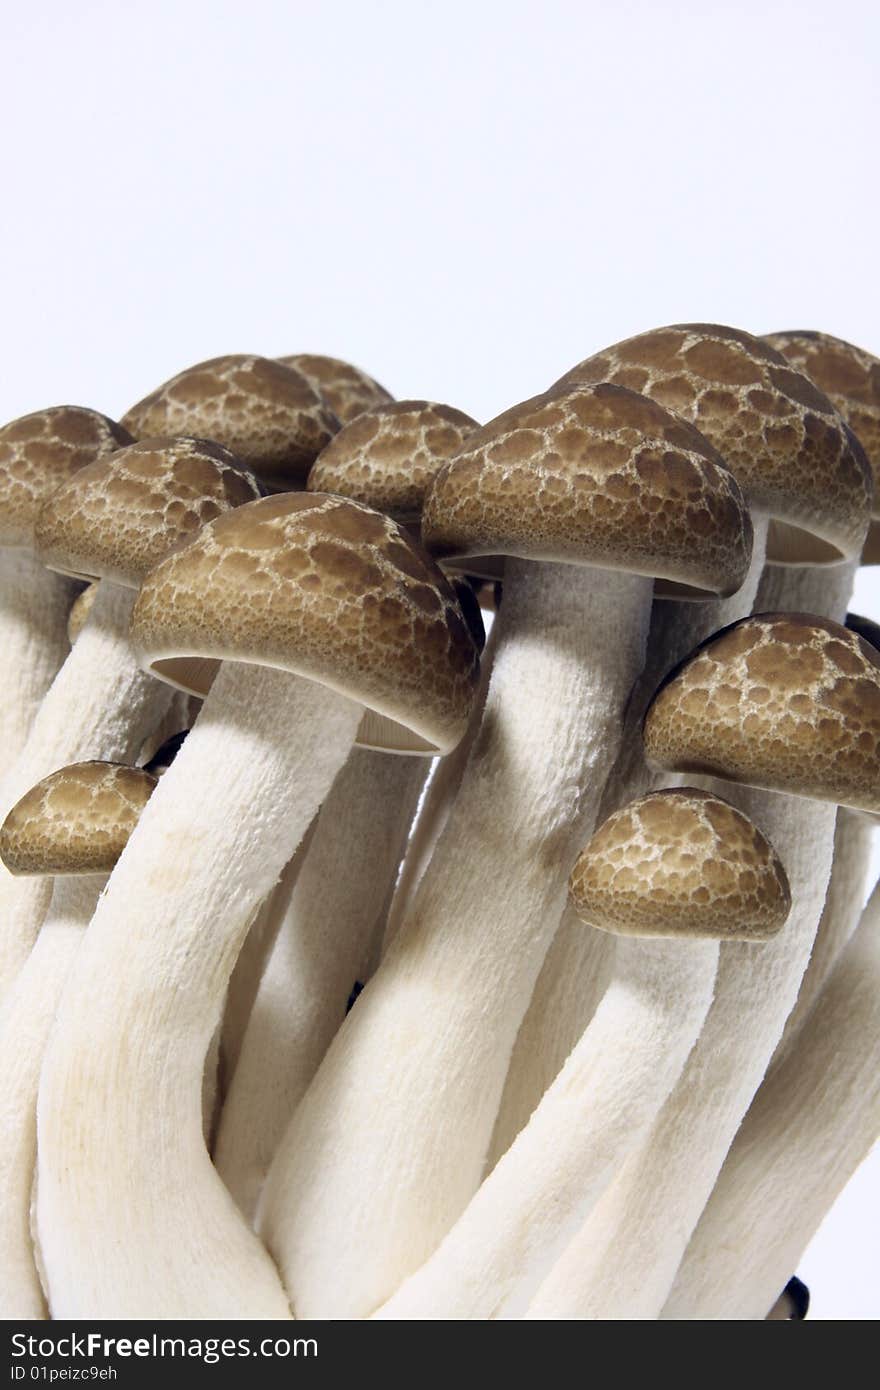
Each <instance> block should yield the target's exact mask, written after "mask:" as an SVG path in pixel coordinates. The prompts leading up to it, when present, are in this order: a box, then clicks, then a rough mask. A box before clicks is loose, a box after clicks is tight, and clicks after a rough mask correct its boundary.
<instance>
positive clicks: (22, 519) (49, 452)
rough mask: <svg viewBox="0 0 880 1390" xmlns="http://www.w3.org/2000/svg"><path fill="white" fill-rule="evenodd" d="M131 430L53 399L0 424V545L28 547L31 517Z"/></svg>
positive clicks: (126, 438) (124, 440) (128, 439)
mask: <svg viewBox="0 0 880 1390" xmlns="http://www.w3.org/2000/svg"><path fill="white" fill-rule="evenodd" d="M130 443H131V435H130V434H129V433H128V431H127V430H125V429H123V428H122V426H121V425H117V424H116V422H115V421H114V420H110V419H108V418H107V416H106V415H99V413H98V411H97V410H86V409H85V408H84V407H82V406H78V405H53V406H50V407H49V408H48V410H37V411H35V412H34V414H33V415H23V416H22V417H21V419H19V420H12V421H10V423H9V424H8V425H4V426H3V428H2V429H0V545H9V546H27V547H32V546H33V543H34V523H35V521H36V519H37V513H38V512H39V510H40V508H41V507H42V505H43V503H44V502H45V500H46V498H47V497H49V496H50V495H51V493H52V492H54V490H55V488H57V487H59V486H60V484H61V483H65V482H67V480H68V478H71V477H72V476H73V474H74V473H77V472H78V471H79V470H80V469H81V468H85V467H86V465H87V464H90V463H94V462H95V460H96V459H100V458H104V457H105V456H106V455H107V454H111V453H112V452H113V451H114V449H118V448H120V447H121V445H123V444H130Z"/></svg>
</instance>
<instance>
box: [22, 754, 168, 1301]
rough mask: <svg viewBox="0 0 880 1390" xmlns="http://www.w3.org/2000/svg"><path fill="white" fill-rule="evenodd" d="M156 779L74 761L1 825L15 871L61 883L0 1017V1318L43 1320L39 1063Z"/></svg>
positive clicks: (40, 784)
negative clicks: (37, 1226)
mask: <svg viewBox="0 0 880 1390" xmlns="http://www.w3.org/2000/svg"><path fill="white" fill-rule="evenodd" d="M155 785H156V779H155V778H154V777H151V776H150V775H149V774H148V773H146V772H144V771H142V770H141V769H140V768H132V767H121V766H118V765H116V764H113V763H101V762H88V763H75V764H74V765H73V766H72V767H65V768H62V769H61V771H60V772H53V773H52V774H51V775H50V776H49V777H45V778H43V780H42V781H41V782H38V783H37V785H36V786H35V787H33V788H32V789H31V790H30V791H29V792H27V794H26V795H25V796H24V797H23V798H22V799H21V801H19V802H18V804H17V805H16V806H14V807H13V809H12V810H11V811H10V813H9V815H8V816H7V817H6V820H5V821H4V822H3V826H2V828H0V858H2V859H3V862H4V864H5V865H6V867H7V868H8V869H9V871H10V872H11V873H13V874H23V875H27V876H31V875H39V876H41V877H44V876H45V877H49V876H54V880H55V886H54V893H53V896H52V906H51V909H50V911H49V915H48V917H47V919H46V921H45V923H44V924H43V927H42V930H41V931H40V934H39V936H38V937H37V941H36V944H35V945H34V948H33V950H32V951H31V953H30V956H29V957H28V959H27V962H26V964H25V965H24V967H23V969H22V970H21V971H20V972H19V975H18V977H17V979H16V981H15V984H14V985H13V987H12V989H11V990H10V993H9V996H8V998H7V1000H6V1003H5V1007H4V1009H3V1013H2V1015H0V1069H2V1074H3V1117H2V1123H0V1188H2V1191H3V1201H2V1203H0V1251H2V1254H0V1317H3V1318H16V1319H18V1318H44V1317H46V1307H45V1302H44V1299H43V1291H42V1289H41V1287H40V1280H39V1277H38V1274H37V1269H36V1266H35V1264H34V1251H33V1244H32V1240H31V1232H30V1200H31V1185H32V1182H33V1176H34V1164H35V1161H36V1137H37V1136H36V1128H37V1125H36V1110H37V1090H38V1086H39V1079H40V1067H41V1065H42V1061H43V1054H44V1052H45V1049H46V1042H47V1039H48V1036H49V1031H50V1029H51V1026H52V1022H53V1020H54V1018H55V1013H56V1010H57V1008H58V1001H59V999H60V997H61V991H62V989H63V988H64V983H65V980H66V979H67V975H68V972H69V970H70V967H71V965H72V963H73V959H74V956H75V954H76V952H77V950H78V949H79V945H80V941H81V939H82V935H83V932H84V930H85V927H86V926H87V925H88V923H89V921H90V919H91V917H92V913H93V912H94V910H95V905H96V903H97V900H98V894H99V893H100V892H101V890H102V888H103V887H104V884H105V883H106V881H107V875H108V874H109V872H110V870H111V869H112V868H113V865H114V863H115V862H116V860H117V859H118V857H119V855H120V854H121V853H122V849H123V846H124V845H125V842H126V840H127V839H128V836H129V835H130V834H131V832H132V830H133V829H134V827H135V825H136V823H137V819H138V816H139V815H140V813H141V811H142V809H143V807H144V805H145V804H146V801H147V799H148V797H149V796H150V794H151V792H152V790H153V788H154V787H155Z"/></svg>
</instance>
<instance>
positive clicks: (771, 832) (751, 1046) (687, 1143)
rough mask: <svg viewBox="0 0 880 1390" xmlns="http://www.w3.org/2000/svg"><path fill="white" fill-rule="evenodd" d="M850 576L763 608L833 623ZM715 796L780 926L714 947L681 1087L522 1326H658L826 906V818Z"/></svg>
mask: <svg viewBox="0 0 880 1390" xmlns="http://www.w3.org/2000/svg"><path fill="white" fill-rule="evenodd" d="M852 574H853V569H852V566H850V565H838V566H836V567H834V569H832V570H830V571H826V572H824V573H823V575H822V578H821V581H819V582H817V580H816V577H815V575H813V574H810V573H809V572H807V571H801V570H796V571H794V570H788V571H782V572H781V574H780V575H774V574H773V573H772V571H768V575H769V576H770V578H769V579H768V578H767V576H765V580H764V581H762V585H761V589H762V590H764V593H765V596H766V594H768V593H770V594H772V597H773V599H774V600H775V602H772V603H771V604H769V605H767V606H768V607H770V608H775V609H791V610H796V609H798V610H799V609H803V610H804V611H808V612H809V611H813V612H819V613H821V612H822V611H823V610H824V611H825V612H826V613H828V615H829V616H831V617H835V618H838V620H839V619H840V618H842V616H843V613H844V612H845V611H846V603H847V598H848V596H849V591H850V588H851V585H852ZM786 599H788V600H789V601H788V602H786V601H785V600H786ZM805 599H806V600H808V602H807V603H806V604H805V602H804V600H805ZM810 600H812V601H813V602H812V603H810V602H809V601H810ZM820 600H821V606H819V607H817V606H816V604H817V602H818V601H820ZM758 603H759V604H760V603H762V598H761V595H760V592H759V598H758ZM688 780H689V781H691V780H693V779H692V778H690V777H689V778H688ZM711 786H712V790H716V789H717V790H719V791H720V792H721V794H722V795H723V796H725V797H727V798H728V799H729V800H731V801H735V802H736V803H737V804H738V805H740V806H741V807H742V808H743V809H744V810H745V811H746V813H747V814H748V815H749V816H751V818H752V820H754V821H755V823H756V824H757V825H758V826H759V828H760V829H761V830H762V831H763V832H764V834H765V835H766V837H767V839H768V840H769V841H770V843H771V844H772V845H773V846H774V848H775V850H776V852H777V854H778V856H779V858H780V859H781V861H782V863H783V865H784V866H785V869H786V872H787V874H788V877H789V881H790V884H791V889H792V909H791V914H790V916H789V920H788V922H787V923H786V926H785V928H784V929H783V931H782V932H781V933H780V935H779V936H778V937H777V938H776V939H775V940H773V941H770V942H767V943H765V944H763V945H760V946H751V945H744V944H740V943H734V942H731V943H729V944H725V945H724V946H722V948H721V954H720V962H719V967H718V976H717V980H716V986H715V1000H714V1003H713V1005H712V1007H711V1009H710V1010H709V1013H708V1016H707V1018H706V1023H705V1025H704V1028H703V1031H702V1033H701V1034H700V1038H699V1040H698V1042H697V1044H696V1046H695V1047H694V1049H693V1051H692V1053H691V1055H690V1057H689V1059H688V1061H687V1064H686V1065H685V1068H684V1071H683V1072H682V1075H681V1077H680V1079H679V1081H678V1083H677V1085H676V1086H675V1087H674V1089H673V1091H672V1094H671V1095H670V1096H669V1098H668V1100H667V1101H666V1104H665V1105H664V1107H663V1109H662V1110H661V1112H660V1115H659V1117H658V1120H657V1123H656V1125H655V1126H654V1128H653V1130H652V1131H651V1133H650V1134H649V1136H648V1138H647V1139H646V1140H645V1141H644V1143H643V1144H642V1145H640V1147H639V1148H638V1149H637V1150H636V1151H635V1152H634V1153H633V1154H632V1155H631V1156H630V1158H629V1159H628V1160H627V1162H626V1164H625V1165H624V1167H623V1169H622V1170H621V1172H620V1175H619V1176H618V1178H617V1179H616V1181H615V1182H614V1183H613V1184H612V1186H611V1187H610V1188H609V1189H608V1190H607V1192H606V1193H605V1195H604V1197H603V1198H602V1200H601V1201H600V1202H599V1203H598V1204H597V1206H596V1207H595V1208H594V1210H593V1213H592V1215H591V1216H590V1217H589V1218H588V1220H587V1221H586V1222H585V1223H584V1226H583V1227H582V1228H581V1231H580V1232H579V1234H578V1235H577V1236H576V1237H575V1239H574V1240H573V1241H572V1242H571V1244H570V1245H569V1247H568V1249H567V1250H566V1251H565V1253H564V1254H563V1256H562V1257H561V1259H560V1260H559V1261H558V1263H557V1265H556V1267H555V1269H554V1270H553V1271H552V1272H551V1274H550V1275H548V1277H547V1279H546V1280H545V1281H544V1284H543V1286H542V1288H541V1289H540V1290H539V1291H538V1294H537V1296H536V1298H535V1300H534V1302H533V1304H532V1307H531V1309H530V1311H529V1313H528V1316H529V1317H530V1318H538V1319H547V1318H558V1319H568V1318H590V1319H598V1320H603V1319H618V1318H625V1319H631V1318H636V1319H639V1318H641V1319H645V1318H657V1317H659V1315H660V1310H661V1308H662V1306H663V1303H664V1302H665V1300H666V1298H667V1296H668V1294H669V1291H670V1289H671V1287H672V1283H673V1280H674V1278H675V1273H676V1270H677V1268H678V1265H679V1263H680V1261H681V1259H682V1256H683V1255H684V1251H685V1248H686V1246H687V1242H688V1240H689V1239H690V1236H691V1233H692V1232H693V1230H694V1227H695V1226H696V1224H697V1221H698V1220H699V1217H700V1213H701V1211H702V1209H703V1207H704V1206H705V1204H706V1202H707V1201H708V1199H709V1195H710V1193H711V1190H712V1187H713V1184H714V1182H715V1179H716V1178H717V1176H718V1173H719V1171H720V1169H721V1166H722V1164H723V1162H724V1159H725V1156H726V1154H727V1151H728V1149H729V1148H730V1145H731V1143H732V1142H733V1137H734V1135H735V1133H736V1130H737V1127H738V1125H739V1123H740V1121H741V1120H742V1117H743V1115H744V1114H745V1112H746V1110H747V1109H748V1106H749V1104H750V1102H751V1100H752V1097H753V1096H754V1094H755V1091H756V1090H757V1088H758V1086H759V1085H760V1083H761V1080H762V1078H763V1075H764V1073H765V1071H766V1069H767V1066H768V1064H769V1062H770V1059H771V1057H772V1056H773V1052H774V1050H775V1048H776V1046H777V1044H778V1042H779V1039H780V1037H781V1035H782V1029H783V1027H784V1025H785V1020H786V1018H787V1017H788V1015H789V1013H790V1012H791V1009H792V1008H793V1006H794V1003H795V1000H796V998H797V992H798V989H799V987H800V982H801V978H802V976H803V974H804V971H805V969H806V966H807V963H808V961H809V957H810V951H811V949H812V945H813V940H814V937H815V934H816V929H817V927H818V923H819V919H820V917H821V914H822V908H823V906H824V901H825V891H826V887H827V884H828V877H829V874H830V869H831V851H832V842H833V830H834V818H835V810H834V807H833V806H831V805H829V804H826V803H821V802H811V801H808V800H805V799H802V798H794V797H786V796H781V795H776V794H774V793H772V792H757V791H749V790H748V789H743V788H737V787H733V786H732V785H730V784H728V783H724V784H723V786H722V785H721V784H718V783H713V784H711ZM768 1306H769V1305H768ZM765 1311H766V1310H765Z"/></svg>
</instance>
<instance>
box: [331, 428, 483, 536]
mask: <svg viewBox="0 0 880 1390" xmlns="http://www.w3.org/2000/svg"><path fill="white" fill-rule="evenodd" d="M476 429H479V425H478V424H477V422H476V420H472V419H471V417H470V416H469V415H465V414H463V413H462V411H460V410H455V409H454V407H453V406H451V405H438V404H437V403H436V402H434V401H394V402H393V403H392V404H391V405H383V406H378V407H377V408H376V409H374V410H367V411H365V412H364V413H363V414H361V415H359V416H358V418H357V419H356V420H355V421H354V422H353V423H352V424H350V425H346V427H345V429H343V430H340V431H339V434H337V436H336V438H335V439H333V440H331V442H330V443H329V444H328V445H327V448H326V449H325V450H324V451H323V453H321V454H319V455H318V458H317V459H316V460H315V464H314V467H313V468H312V471H311V473H310V474H309V481H308V484H307V487H308V490H309V492H335V493H338V494H339V496H340V497H352V498H353V499H354V500H355V501H356V502H363V504H364V506H366V507H375V509H376V511H377V512H387V513H388V515H389V516H393V517H394V519H395V521H402V522H404V523H416V522H418V521H420V520H421V515H422V506H423V504H424V500H425V492H426V491H427V488H428V484H429V483H430V482H431V480H432V479H433V478H434V477H435V476H436V475H437V473H439V471H440V469H441V468H442V467H443V465H444V464H445V463H448V462H449V460H450V459H451V458H452V456H453V454H456V453H458V451H459V449H460V448H461V447H462V445H463V444H464V442H465V440H466V439H467V437H468V435H470V434H473V432H474V430H476Z"/></svg>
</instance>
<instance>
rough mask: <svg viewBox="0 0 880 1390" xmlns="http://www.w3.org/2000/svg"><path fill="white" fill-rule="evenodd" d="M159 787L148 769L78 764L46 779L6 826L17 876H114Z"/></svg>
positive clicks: (3, 850)
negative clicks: (119, 860) (116, 867)
mask: <svg viewBox="0 0 880 1390" xmlns="http://www.w3.org/2000/svg"><path fill="white" fill-rule="evenodd" d="M155 785H156V778H155V777H151V776H150V774H149V773H148V772H144V770H143V768H139V767H125V766H123V765H122V764H120V763H99V762H88V763H72V764H71V766H70V767H63V768H61V770H60V771H59V772H53V773H50V775H49V776H48V777H44V778H43V780H42V781H41V782H38V783H37V785H36V786H35V787H32V788H31V790H30V791H29V792H26V793H25V795H24V796H23V797H22V798H21V800H20V801H19V802H18V803H17V804H16V805H15V806H13V808H12V810H11V811H10V812H9V815H8V816H7V817H6V820H5V821H4V822H3V825H2V827H0V859H2V860H3V863H4V864H5V865H6V867H7V869H8V870H9V872H10V873H12V874H54V875H56V876H57V875H62V874H109V873H110V872H111V870H112V868H113V866H114V864H115V863H116V861H117V859H118V858H119V856H120V854H121V853H122V851H123V850H124V849H125V846H126V844H127V842H128V837H129V835H130V834H131V832H132V831H133V830H134V828H135V826H136V825H137V823H138V817H139V816H140V813H141V811H142V810H143V809H144V807H145V806H146V804H147V802H148V801H149V799H150V796H151V794H152V792H153V788H154V787H155Z"/></svg>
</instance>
